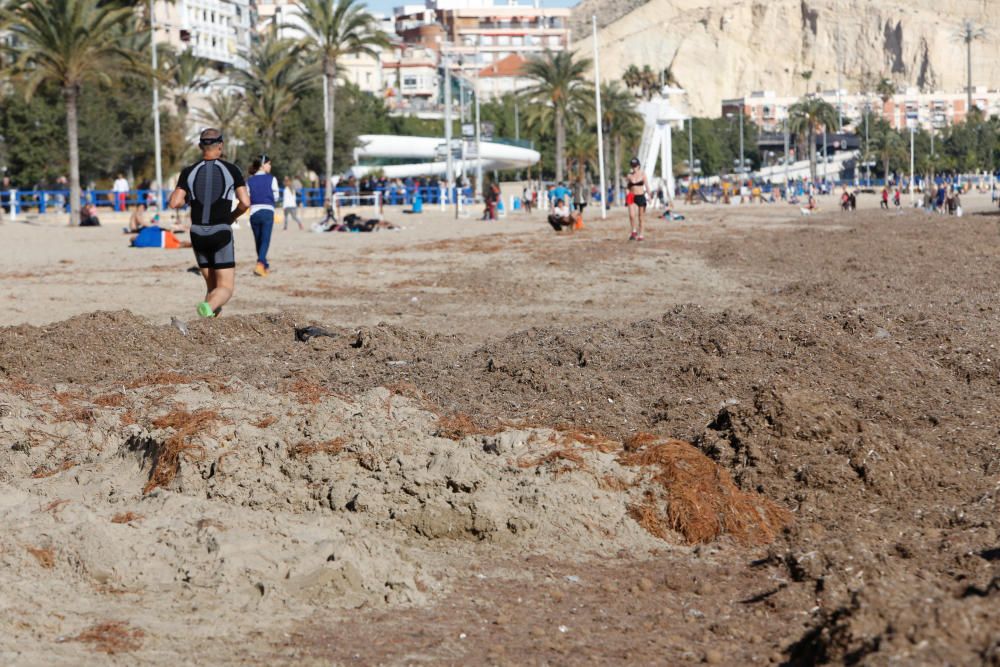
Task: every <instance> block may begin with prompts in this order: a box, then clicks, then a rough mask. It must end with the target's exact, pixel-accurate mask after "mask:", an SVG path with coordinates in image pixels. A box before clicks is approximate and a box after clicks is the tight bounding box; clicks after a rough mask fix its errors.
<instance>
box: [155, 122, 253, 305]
mask: <svg viewBox="0 0 1000 667" xmlns="http://www.w3.org/2000/svg"><path fill="white" fill-rule="evenodd" d="M198 148H200V149H201V157H202V159H201V160H199V161H198V162H196V163H195V164H193V165H191V166H189V167H185V168H184V170H183V171H181V175H180V177H178V179H177V187H176V188H174V191H173V192H171V193H170V199H169V202H168V205H169V206H170V208H173V209H178V208H181V207H182V206H184V205H185V204H190V205H191V247H192V248H194V256H195V259H196V260H197V261H198V268H199V269H201V275H202V277H203V278H204V279H205V286H206V288H207V294H206V295H205V300H204V301H202V302H201V303H199V304H198V314H199V315H200V316H202V317H216V316H218V315H219V314H220V313H221V312H222V307H223V306H224V305H226V303H227V302H228V301H229V299H231V298H232V296H233V290H234V289H235V283H236V256H235V249H234V247H233V230H232V227H231V225H232V224H233V222H234V221H235V220H236V219H237V218H239V217H240V216H241V215H243V214H244V213H245V212H246V211H247V209H249V208H250V195H249V194H248V193H247V187H246V182H245V181H244V180H243V174H242V173H241V172H240V170H239V167H237V166H236V165H235V164H232V163H231V162H226V161H225V160H223V159H222V149H223V137H222V132H220V131H219V130H217V129H215V128H209V129H207V130H204V131H203V132H202V133H201V136H200V137H199V140H198ZM234 200H235V201H236V202H237V204H236V208H233V202H234Z"/></svg>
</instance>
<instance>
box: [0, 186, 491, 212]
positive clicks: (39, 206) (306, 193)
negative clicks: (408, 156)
mask: <svg viewBox="0 0 1000 667" xmlns="http://www.w3.org/2000/svg"><path fill="white" fill-rule="evenodd" d="M336 192H337V193H340V194H343V195H348V197H343V198H341V201H343V200H344V199H347V201H348V202H350V197H349V195H371V194H373V193H374V192H381V193H382V199H383V202H384V204H385V205H386V206H413V203H414V201H415V200H416V199H417V197H420V200H421V202H422V203H423V204H425V205H433V204H440V203H441V201H442V198H443V199H444V201H445V203H452V202H454V201H455V195H456V189H455V188H450V190H449V191H447V192H446V191H445V190H444V189H443V188H440V187H438V186H433V185H422V186H419V187H417V186H412V185H411V186H409V187H406V186H401V187H392V186H388V187H385V188H376V189H375V190H360V189H359V188H354V187H338V188H336ZM116 194H117V193H115V192H113V191H111V190H84V191H83V192H82V193H81V194H80V203H81V204H94V205H95V206H97V207H98V208H109V209H114V210H116V211H119V210H127V209H129V208H131V207H133V206H135V205H136V204H139V203H145V204H147V205H155V203H156V191H155V190H134V191H131V192H129V193H127V194H126V195H125V198H124V200H122V199H120V198H119V197H117V196H116ZM169 195H170V191H169V190H165V191H164V193H163V201H162V202H161V208H162V207H164V206H165V205H166V202H167V197H168V196H169ZM461 196H462V204H463V205H468V204H471V203H473V201H474V199H473V193H472V188H464V189H462V190H461ZM323 197H324V190H323V188H302V189H301V190H299V191H298V192H297V193H296V201H297V203H298V205H299V206H322V205H323ZM123 201H124V203H123ZM0 202H2V205H3V208H4V209H5V210H9V207H10V206H11V205H13V207H14V211H15V212H16V213H21V212H22V211H26V210H35V211H38V212H39V213H46V212H49V211H59V210H63V211H68V210H69V190H5V191H2V192H0Z"/></svg>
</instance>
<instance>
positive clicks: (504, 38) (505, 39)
mask: <svg viewBox="0 0 1000 667" xmlns="http://www.w3.org/2000/svg"><path fill="white" fill-rule="evenodd" d="M497 46H510V36H508V35H500V36H499V37H497Z"/></svg>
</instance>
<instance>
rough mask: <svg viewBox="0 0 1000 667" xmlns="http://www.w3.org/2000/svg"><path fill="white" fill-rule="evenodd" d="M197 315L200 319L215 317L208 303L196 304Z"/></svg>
mask: <svg viewBox="0 0 1000 667" xmlns="http://www.w3.org/2000/svg"><path fill="white" fill-rule="evenodd" d="M198 315H200V316H201V317H215V311H213V310H212V307H211V306H210V305H208V301H202V302H201V303H199V304H198Z"/></svg>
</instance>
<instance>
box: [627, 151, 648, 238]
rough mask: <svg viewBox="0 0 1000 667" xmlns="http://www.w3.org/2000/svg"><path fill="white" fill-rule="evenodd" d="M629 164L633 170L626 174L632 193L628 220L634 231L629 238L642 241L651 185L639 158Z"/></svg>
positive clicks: (629, 191)
mask: <svg viewBox="0 0 1000 667" xmlns="http://www.w3.org/2000/svg"><path fill="white" fill-rule="evenodd" d="M629 164H630V165H631V167H632V171H630V172H629V173H628V174H627V175H626V176H625V184H626V185H627V186H628V193H629V195H631V197H630V202H629V205H628V222H629V226H630V227H631V228H632V233H631V234H629V237H628V240H629V241H642V240H644V237H643V235H642V232H643V227H644V226H645V224H646V191H647V190H648V189H649V185H648V183H647V181H646V174H645V173H644V172H643V171H642V168H641V165H640V164H639V158H635V157H634V158H632V161H631V162H630V163H629ZM637 223H638V224H637Z"/></svg>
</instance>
